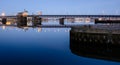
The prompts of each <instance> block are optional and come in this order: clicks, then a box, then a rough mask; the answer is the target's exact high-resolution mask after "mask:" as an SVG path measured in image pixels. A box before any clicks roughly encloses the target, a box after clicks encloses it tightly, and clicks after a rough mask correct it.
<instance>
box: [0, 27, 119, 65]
mask: <svg viewBox="0 0 120 65" xmlns="http://www.w3.org/2000/svg"><path fill="white" fill-rule="evenodd" d="M5 27H6V28H5V29H4V30H3V29H2V26H0V65H75V64H76V65H101V64H103V65H106V64H111V65H113V64H118V65H119V64H120V63H116V62H115V63H113V62H107V61H101V60H96V59H89V58H84V57H79V56H76V55H74V54H72V53H71V51H70V48H69V45H70V46H71V50H72V51H75V50H76V48H77V49H78V47H77V46H76V47H74V46H75V45H74V44H72V43H70V41H73V40H74V39H71V40H69V30H70V28H41V27H24V28H23V27H14V26H5ZM24 29H26V31H24ZM71 36H73V35H71ZM71 36H70V37H71ZM73 37H74V36H73ZM76 39H77V37H76ZM75 42H76V41H74V43H75ZM78 46H79V45H78Z"/></svg>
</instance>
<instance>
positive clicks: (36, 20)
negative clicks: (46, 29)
mask: <svg viewBox="0 0 120 65" xmlns="http://www.w3.org/2000/svg"><path fill="white" fill-rule="evenodd" d="M37 25H42V18H38V17H33V26H37Z"/></svg>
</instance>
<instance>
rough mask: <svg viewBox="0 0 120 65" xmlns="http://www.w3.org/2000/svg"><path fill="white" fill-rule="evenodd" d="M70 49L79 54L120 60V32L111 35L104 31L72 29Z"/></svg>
mask: <svg viewBox="0 0 120 65" xmlns="http://www.w3.org/2000/svg"><path fill="white" fill-rule="evenodd" d="M98 31H99V30H98ZM92 32H93V31H92ZM70 49H71V52H72V53H73V54H76V55H79V56H85V57H91V58H99V59H105V60H114V61H120V34H111V36H110V35H109V34H108V33H103V32H101V33H91V32H85V31H84V32H80V31H78V30H76V29H72V30H71V31H70Z"/></svg>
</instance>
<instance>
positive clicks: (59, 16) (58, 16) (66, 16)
mask: <svg viewBox="0 0 120 65" xmlns="http://www.w3.org/2000/svg"><path fill="white" fill-rule="evenodd" d="M33 16H37V17H54V18H68V17H70V18H71V17H72V18H77V17H90V18H91V17H93V18H98V17H117V18H118V17H120V15H28V17H33ZM2 17H3V16H0V18H2ZM6 17H11V18H13V17H17V16H13V15H9V16H6Z"/></svg>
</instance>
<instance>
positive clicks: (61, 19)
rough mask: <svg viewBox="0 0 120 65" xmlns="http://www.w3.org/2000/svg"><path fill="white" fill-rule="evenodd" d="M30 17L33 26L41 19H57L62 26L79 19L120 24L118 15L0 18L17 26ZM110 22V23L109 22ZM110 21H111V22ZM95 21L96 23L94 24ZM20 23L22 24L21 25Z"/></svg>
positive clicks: (24, 23)
mask: <svg viewBox="0 0 120 65" xmlns="http://www.w3.org/2000/svg"><path fill="white" fill-rule="evenodd" d="M28 17H31V19H32V22H33V24H34V25H35V26H36V25H37V24H39V25H41V23H42V22H43V19H48V18H53V19H54V18H57V19H58V20H59V24H60V25H64V21H65V19H71V20H72V21H73V22H74V20H76V18H80V19H79V20H83V21H91V20H92V21H95V23H101V22H102V23H104V22H105V23H120V15H25V16H24V15H23V13H20V14H18V15H16V16H0V18H1V19H2V20H3V24H6V23H4V21H5V22H6V19H10V18H11V19H14V20H16V22H17V24H20V25H27V18H28ZM4 18H5V19H4ZM99 20H100V21H99ZM109 20H110V21H109ZM111 20H112V21H111ZM96 21H97V22H96ZM21 22H22V24H21Z"/></svg>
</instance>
